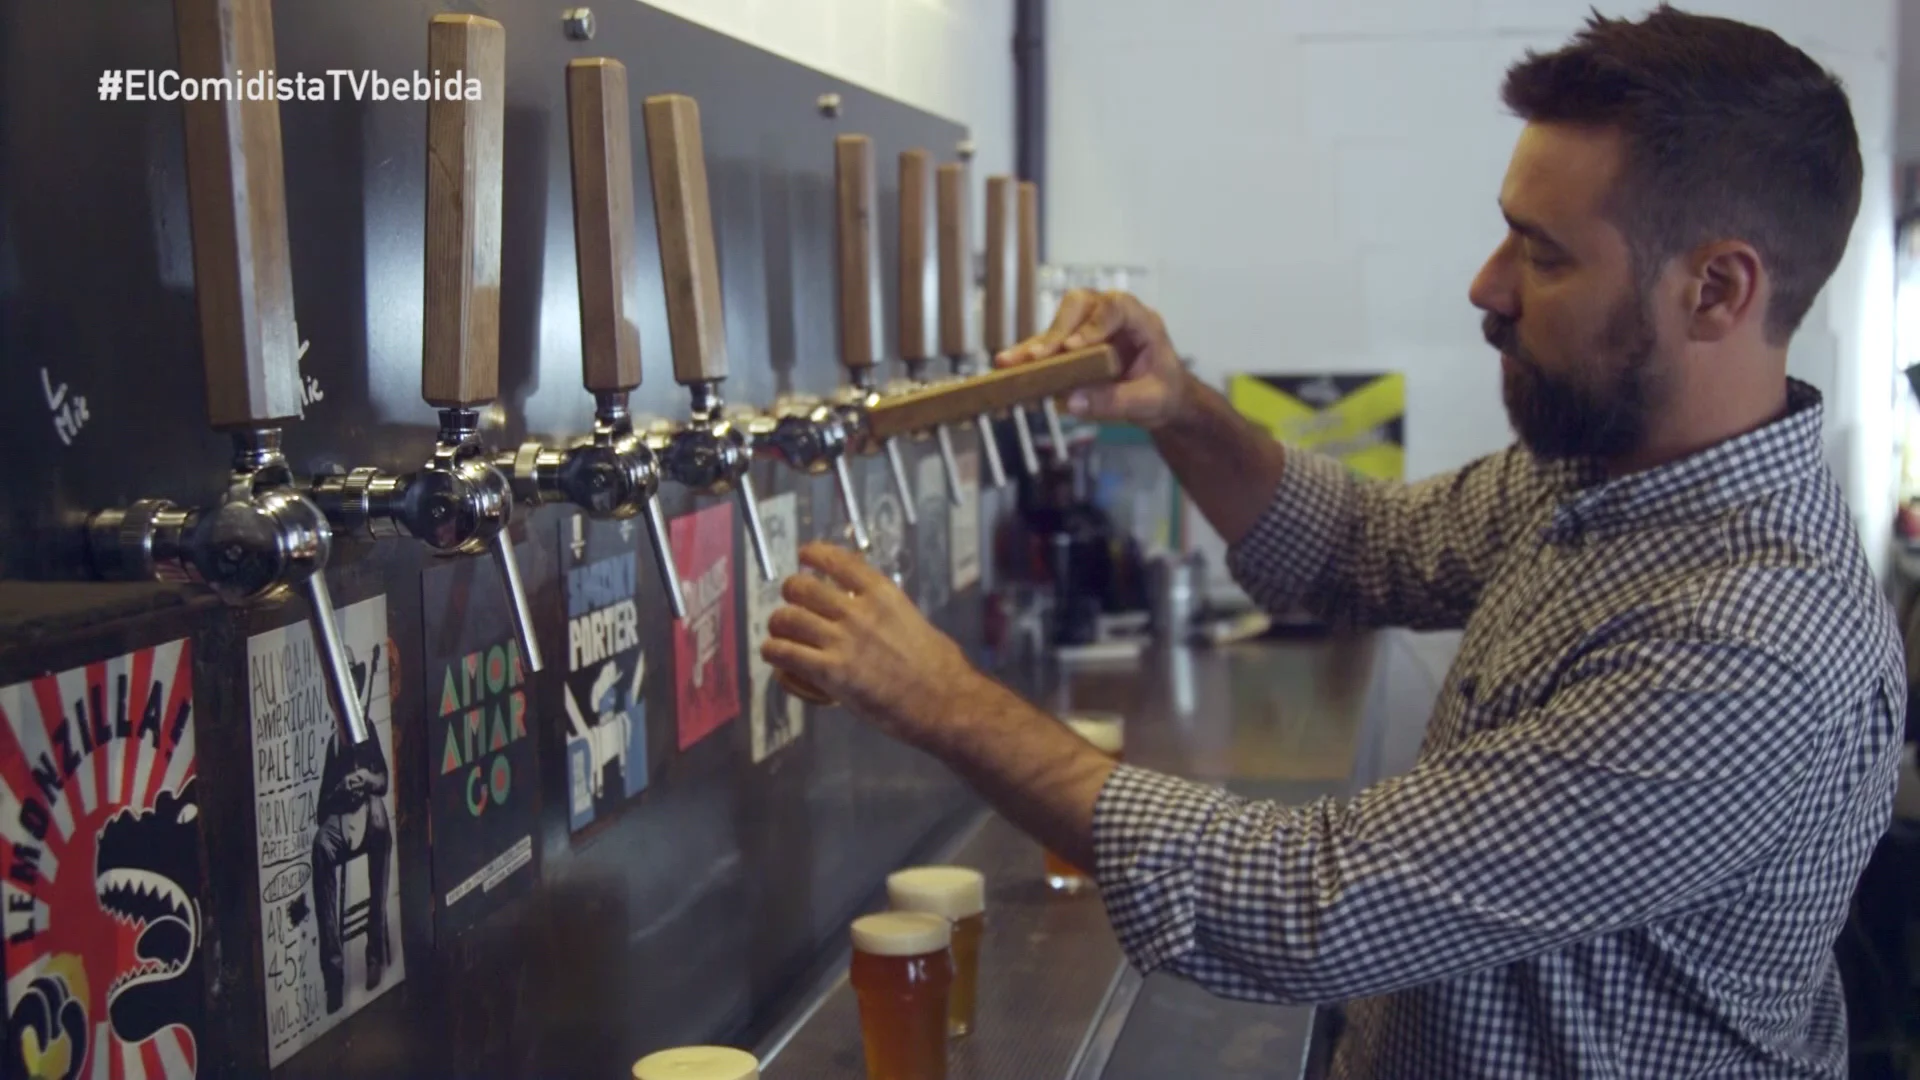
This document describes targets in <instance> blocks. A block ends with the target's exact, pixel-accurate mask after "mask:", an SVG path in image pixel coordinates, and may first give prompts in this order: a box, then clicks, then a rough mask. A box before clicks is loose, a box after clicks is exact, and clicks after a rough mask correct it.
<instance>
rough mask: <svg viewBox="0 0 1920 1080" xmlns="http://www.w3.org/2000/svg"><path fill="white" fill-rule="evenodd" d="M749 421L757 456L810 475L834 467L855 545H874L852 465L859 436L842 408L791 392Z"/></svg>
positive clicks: (862, 547)
mask: <svg viewBox="0 0 1920 1080" xmlns="http://www.w3.org/2000/svg"><path fill="white" fill-rule="evenodd" d="M745 423H746V424H747V427H748V435H749V437H750V439H751V441H752V443H753V452H754V454H756V455H759V454H763V453H764V454H766V455H767V456H769V457H771V458H773V459H774V460H775V461H779V462H782V463H784V464H786V465H787V466H788V467H790V468H793V469H797V470H799V471H800V472H803V473H806V474H808V475H809V476H818V475H820V474H822V473H824V472H826V471H828V470H829V469H831V470H832V471H833V476H834V481H835V483H836V485H837V486H838V487H839V490H840V504H841V506H842V507H843V508H844V509H845V510H846V512H847V523H848V524H849V526H851V527H852V529H853V545H854V547H856V548H858V549H859V550H861V551H866V550H868V549H870V548H871V547H872V546H873V540H872V538H871V537H869V536H868V534H867V523H866V522H865V521H864V520H862V519H861V517H860V500H859V498H858V496H856V495H855V494H854V491H853V473H852V472H851V471H850V470H849V469H848V467H847V455H848V454H851V453H853V452H854V443H853V436H852V433H851V432H850V431H849V430H848V425H847V420H846V417H844V416H843V415H841V413H840V411H839V410H838V409H836V408H834V407H833V406H832V405H830V404H828V403H826V402H824V401H821V400H820V399H819V398H816V397H813V396H812V395H808V394H789V395H787V396H786V397H783V398H781V399H780V400H779V401H776V402H774V404H773V407H772V408H771V409H769V410H767V411H766V412H764V413H760V414H755V415H752V416H749V417H747V418H746V420H745Z"/></svg>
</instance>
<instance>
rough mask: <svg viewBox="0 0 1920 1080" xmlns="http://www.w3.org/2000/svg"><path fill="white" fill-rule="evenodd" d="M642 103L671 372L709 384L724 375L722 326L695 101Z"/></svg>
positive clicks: (679, 97)
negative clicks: (657, 234) (658, 241)
mask: <svg viewBox="0 0 1920 1080" xmlns="http://www.w3.org/2000/svg"><path fill="white" fill-rule="evenodd" d="M642 108H643V110H644V113H645V116H644V119H645V121H646V126H647V164H648V171H649V172H651V173H652V174H653V216H654V222H655V224H656V225H657V226H658V228H659V232H660V276H661V278H662V284H663V287H664V288H665V289H666V294H667V329H668V333H669V335H670V336H671V338H672V340H673V377H674V379H675V381H677V382H679V383H680V384H681V385H683V386H684V385H688V384H691V383H697V382H715V381H718V380H720V379H724V378H726V377H727V327H726V323H725V322H724V316H723V314H722V312H721V310H720V260H719V257H718V256H717V255H716V254H715V252H714V244H713V210H712V208H711V206H710V205H709V203H708V201H707V158H706V152H705V151H704V150H703V149H702V147H701V144H700V105H699V103H698V102H696V101H694V100H693V99H692V98H690V97H687V96H686V95H685V94H660V95H657V96H654V97H650V98H648V99H647V100H646V102H645V103H644V105H643V106H642Z"/></svg>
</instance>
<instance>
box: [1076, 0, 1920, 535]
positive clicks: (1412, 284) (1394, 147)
mask: <svg viewBox="0 0 1920 1080" xmlns="http://www.w3.org/2000/svg"><path fill="white" fill-rule="evenodd" d="M1591 2H1592V0H1206V2H1204V3H1191V2H1189V3H1175V2H1174V0H1053V5H1052V11H1051V17H1050V26H1049V27H1048V31H1049V36H1050V39H1051V40H1050V42H1049V45H1050V56H1049V65H1050V71H1049V76H1050V80H1051V86H1050V90H1051V107H1052V117H1051V123H1052V130H1051V132H1050V144H1049V154H1050V161H1049V168H1050V170H1051V173H1052V185H1053V198H1052V199H1051V200H1050V217H1049V220H1048V223H1047V227H1048V241H1049V252H1048V253H1049V256H1050V257H1051V258H1052V259H1054V260H1056V261H1061V262H1122V263H1130V264H1136V265H1143V266H1146V267H1148V268H1149V269H1150V271H1151V275H1152V276H1151V278H1150V280H1149V281H1148V282H1147V283H1146V284H1145V285H1144V286H1143V287H1142V292H1143V293H1145V294H1146V295H1147V296H1148V298H1149V299H1150V300H1152V301H1153V302H1155V303H1156V304H1157V305H1158V306H1159V307H1160V308H1161V309H1162V311H1163V312H1164V313H1165V315H1166V317H1167V321H1168V323H1169V325H1170V326H1171V328H1172V329H1173V332H1174V335H1175V340H1176V343H1177V344H1178V345H1179V346H1180V347H1181V349H1182V351H1183V352H1186V353H1189V354H1191V355H1193V356H1194V357H1195V358H1196V359H1197V361H1198V364H1199V366H1200V370H1201V371H1202V373H1203V374H1204V375H1205V376H1207V377H1208V378H1209V379H1211V380H1213V381H1215V382H1220V381H1223V380H1224V377H1225V375H1226V374H1227V373H1229V372H1232V371H1283V370H1287V369H1289V368H1293V369H1319V370H1352V371H1361V370H1401V371H1405V372H1407V374H1408V377H1409V387H1408V396H1409V403H1408V412H1409V419H1408V444H1409V445H1408V450H1409V455H1408V459H1409V468H1410V470H1411V471H1412V473H1413V474H1414V475H1426V474H1430V473H1433V472H1437V471H1440V470H1443V469H1447V468H1451V467H1453V466H1456V465H1459V464H1461V463H1463V462H1465V461H1467V460H1470V459H1471V458H1473V457H1475V456H1478V455H1480V454H1483V453H1487V452H1489V451H1492V450H1494V449H1497V448H1498V447H1499V446H1501V445H1504V444H1505V443H1506V442H1507V441H1508V439H1509V438H1510V436H1509V433H1508V427H1507V423H1506V417H1505V414H1504V412H1503V410H1502V408H1501V405H1500V398H1499V381H1498V378H1497V368H1496V367H1495V365H1494V362H1493V355H1492V353H1491V351H1490V350H1488V349H1487V347H1486V345H1485V344H1484V343H1483V342H1482V341H1481V340H1480V335H1479V330H1478V326H1479V320H1478V312H1476V311H1475V310H1474V309H1473V308H1472V307H1471V306H1470V305H1469V304H1468V302H1467V286H1468V282H1469V280H1470V279H1471V277H1472V274H1473V272H1474V270H1475V269H1476V268H1477V267H1478V266H1479V265H1480V263H1481V261H1482V260H1483V259H1484V258H1485V256H1486V254H1487V252H1488V251H1489V250H1490V249H1491V247H1492V245H1493V244H1494V243H1496V242H1497V241H1498V239H1499V237H1500V235H1501V232H1502V226H1501V224H1500V220H1499V218H1498V216H1497V213H1496V211H1495V205H1494V199H1495V195H1496V193H1497V191H1498V187H1499V182H1500V178H1501V175H1502V174H1503V172H1504V171H1505V168H1506V162H1507V156H1508V154H1509V152H1510V151H1511V149H1512V141H1513V137H1514V136H1515V134H1516V133H1517V132H1518V131H1519V123H1518V121H1516V120H1514V119H1512V118H1511V117H1508V116H1506V115H1504V113H1503V111H1502V108H1501V106H1500V103H1499V99H1498V96H1497V90H1498V86H1499V82H1500V79H1501V76H1502V75H1503V73H1504V71H1505V68H1506V67H1507V65H1508V64H1509V63H1511V62H1512V61H1513V60H1516V59H1518V58H1519V57H1520V56H1521V55H1522V53H1523V52H1524V51H1525V50H1526V49H1527V48H1528V47H1530V46H1532V47H1540V48H1547V47H1552V46H1555V45H1557V44H1559V43H1560V42H1562V41H1564V40H1565V38H1566V37H1567V36H1568V35H1569V34H1570V33H1571V32H1572V31H1573V30H1574V29H1575V27H1576V26H1577V25H1578V23H1579V21H1580V20H1581V19H1582V18H1583V16H1584V15H1585V13H1586V11H1587V9H1588V6H1589V4H1590V3H1591ZM1900 2H1901V3H1904V4H1915V3H1920V0H1900ZM1598 6H1599V7H1600V8H1601V10H1603V11H1606V12H1608V13H1609V14H1631V13H1638V12H1641V11H1644V10H1646V9H1648V8H1649V7H1651V3H1649V2H1647V0H1629V2H1625V3H1623V2H1621V0H1600V2H1599V4H1598ZM1682 6H1686V7H1689V8H1690V9H1692V10H1698V11H1701V12H1703V13H1710V14H1721V15H1727V16H1731V17H1735V18H1742V19H1746V20H1748V21H1752V22H1756V23H1760V24H1762V25H1766V26H1768V27H1770V28H1772V29H1774V30H1776V31H1778V32H1779V33H1781V34H1782V36H1784V37H1787V38H1788V39H1789V40H1791V41H1794V42H1795V43H1796V44H1799V45H1801V46H1802V47H1803V48H1806V49H1808V51H1809V52H1810V53H1812V54H1813V55H1814V56H1815V57H1816V59H1818V60H1819V61H1820V62H1822V63H1824V64H1826V65H1828V66H1829V67H1831V68H1833V69H1835V70H1836V72H1837V73H1838V74H1839V75H1840V76H1841V77H1842V78H1843V79H1844V80H1845V81H1846V83H1847V85H1848V88H1849V90H1850V92H1851V94H1852V96H1853V106H1854V112H1855V119H1856V122H1857V123H1858V125H1859V126H1860V132H1861V141H1862V145H1863V149H1864V151H1865V155H1866V176H1867V195H1866V198H1865V200H1864V205H1863V208H1862V212H1861V218H1860V225H1859V227H1858V229H1857V231H1856V233H1855V235H1854V238H1853V242H1852V245H1851V247H1850V249H1849V252H1848V257H1847V261H1846V263H1845V265H1844V266H1843V267H1842V268H1841V272H1840V273H1838V274H1837V275H1836V276H1835V279H1834V281H1833V282H1832V284H1831V285H1830V286H1829V287H1828V289H1827V291H1826V293H1825V294H1824V296H1823V298H1822V300H1821V303H1820V306H1819V307H1818V308H1817V309H1816V311H1815V312H1814V314H1813V315H1812V316H1811V317H1810V318H1809V320H1808V322H1807V325H1806V327H1805V329H1804V330H1803V331H1802V338H1801V342H1800V343H1799V344H1798V345H1797V346H1796V348H1795V351H1794V354H1793V357H1792V368H1793V371H1794V373H1795V374H1796V375H1799V376H1801V377H1804V378H1808V379H1810V380H1811V381H1813V382H1815V383H1816V384H1817V385H1819V386H1820V387H1821V389H1822V390H1823V391H1824V392H1825V393H1826V394H1827V395H1828V430H1829V445H1830V450H1831V455H1830V456H1831V460H1832V463H1833V464H1834V466H1835V468H1836V470H1837V471H1839V472H1840V473H1841V474H1842V483H1843V484H1844V485H1845V487H1846V490H1847V493H1848V497H1849V498H1850V499H1851V500H1852V502H1853V504H1854V506H1855V508H1856V516H1857V517H1858V519H1859V520H1860V523H1861V527H1862V532H1863V535H1864V536H1865V537H1867V538H1868V549H1869V551H1870V552H1871V553H1872V554H1873V555H1874V556H1875V557H1876V558H1878V557H1879V556H1880V555H1881V553H1882V549H1883V546H1884V545H1883V540H1882V538H1884V537H1885V536H1886V535H1887V530H1888V522H1889V520H1890V516H1891V507H1890V484H1891V482H1892V470H1891V463H1890V449H1889V447H1890V442H1889V440H1890V438H1891V416H1892V412H1891V402H1892V391H1891V383H1892V378H1893V371H1892V365H1893V357H1892V340H1891V328H1892V285H1893V267H1892V255H1891V249H1892V244H1891V213H1892V209H1891V205H1890V199H1889V195H1888V191H1887V189H1886V187H1885V185H1886V184H1887V183H1888V182H1889V178H1890V177H1891V174H1892V165H1891V157H1890V154H1891V149H1892V145H1893V144H1892V132H1893V120H1894V109H1893V94H1894V89H1893V87H1894V82H1895V78H1896V72H1895V70H1894V64H1893V52H1894V48H1893V45H1894V42H1893V36H1894V0H1832V2H1831V3H1825V4H1816V3H1809V2H1807V0H1695V2H1694V3H1691V4H1683V5H1682ZM1917 126H1920V125H1917ZM1219 565H1220V563H1219V560H1218V559H1217V558H1216V560H1215V562H1214V566H1215V567H1216V568H1218V566H1219Z"/></svg>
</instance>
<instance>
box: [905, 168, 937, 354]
mask: <svg viewBox="0 0 1920 1080" xmlns="http://www.w3.org/2000/svg"><path fill="white" fill-rule="evenodd" d="M936 249H937V242H936V240H935V236H934V200H933V155H931V154H929V153H927V152H926V151H925V150H908V151H907V152H906V153H903V154H901V155H900V358H901V359H903V360H931V359H932V358H933V357H934V355H935V350H936V347H937V345H938V342H937V340H936V336H937V332H938V330H939V326H938V320H937V318H936V317H935V315H934V312H935V311H936V310H937V307H936V305H937V304H938V303H939V287H940V276H939V273H938V271H939V266H938V264H937V262H936V260H935V255H936Z"/></svg>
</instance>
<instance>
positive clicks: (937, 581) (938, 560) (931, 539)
mask: <svg viewBox="0 0 1920 1080" xmlns="http://www.w3.org/2000/svg"><path fill="white" fill-rule="evenodd" d="M915 472H917V473H918V474H919V475H918V476H916V477H915V478H914V485H913V494H914V498H915V500H916V501H917V502H918V504H919V509H920V523H919V525H918V526H916V527H915V528H914V530H913V580H912V581H910V582H909V583H908V584H909V586H910V587H911V589H912V595H913V600H914V603H915V604H917V605H919V608H920V610H921V611H923V612H925V613H926V616H927V618H929V619H937V618H939V617H940V614H941V612H942V611H944V610H945V609H946V606H947V601H948V600H949V599H951V598H952V596H953V574H952V572H951V571H952V560H951V559H950V557H949V556H948V554H947V546H948V544H949V542H950V541H951V540H952V536H951V534H950V533H949V531H948V529H949V527H948V525H947V517H948V514H947V511H948V509H949V508H951V507H952V505H953V504H952V503H951V502H950V501H948V498H947V470H946V466H944V465H942V464H941V462H940V455H939V453H938V452H935V453H931V454H927V455H926V456H924V457H922V458H921V459H920V466H919V468H918V469H916V470H915Z"/></svg>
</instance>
